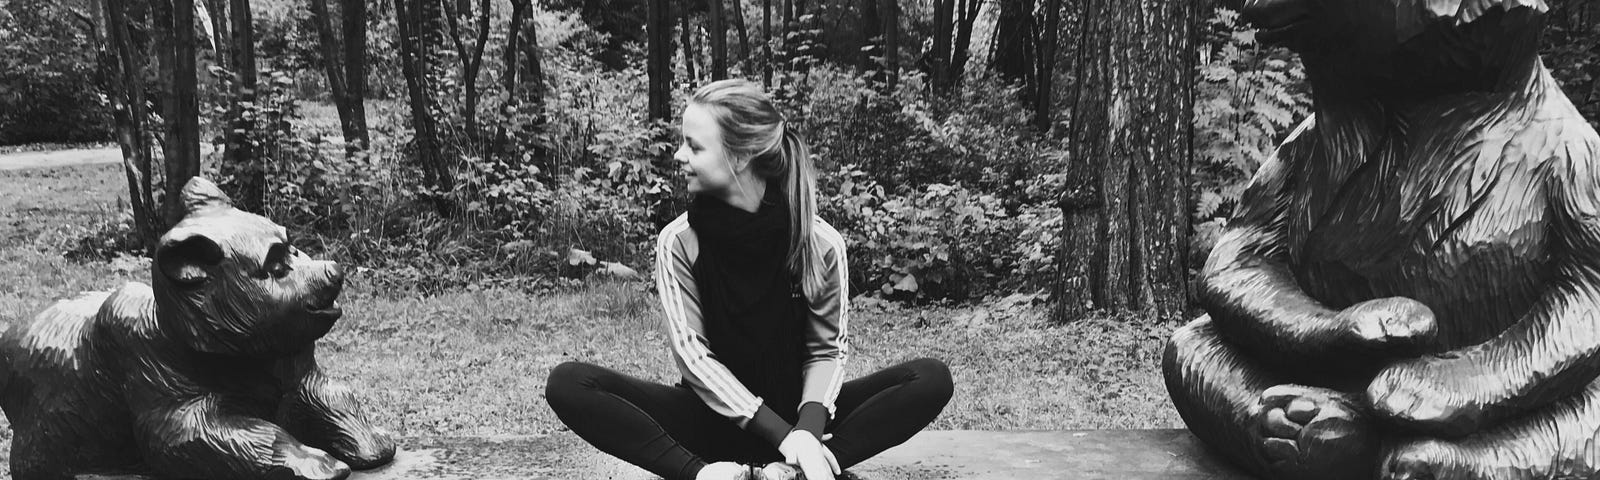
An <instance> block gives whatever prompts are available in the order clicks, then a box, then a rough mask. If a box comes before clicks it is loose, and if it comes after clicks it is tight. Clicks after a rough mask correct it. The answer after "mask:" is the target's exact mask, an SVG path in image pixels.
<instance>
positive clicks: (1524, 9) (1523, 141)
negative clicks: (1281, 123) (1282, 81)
mask: <svg viewBox="0 0 1600 480" xmlns="http://www.w3.org/2000/svg"><path fill="white" fill-rule="evenodd" d="M1547 10H1548V7H1547V6H1546V5H1545V4H1544V3H1543V1H1542V0H1348V1H1343V0H1341V1H1334V0H1246V2H1245V6H1244V8H1243V10H1242V12H1241V13H1242V14H1243V16H1244V18H1245V19H1246V20H1248V21H1251V22H1252V23H1254V24H1255V25H1256V26H1258V27H1260V28H1261V30H1260V31H1259V34H1258V35H1259V38H1260V39H1262V40H1263V41H1268V42H1274V43H1278V44H1281V45H1284V46H1286V47H1288V48H1289V49H1291V50H1293V51H1294V52H1295V53H1298V54H1299V55H1300V57H1301V59H1302V60H1304V63H1305V69H1306V75H1307V79H1308V81H1309V83H1310V86H1311V99H1312V104H1313V108H1312V112H1313V114H1312V116H1311V118H1309V119H1307V120H1305V122H1304V123H1302V124H1301V125H1300V126H1299V127H1298V128H1296V129H1294V130H1293V132H1292V133H1290V135H1289V136H1288V138H1287V139H1286V140H1284V142H1283V143H1282V144H1281V146H1280V147H1279V148H1278V150H1277V151H1276V152H1275V154H1274V156H1273V158H1270V159H1269V160H1267V161H1266V162H1264V163H1263V164H1262V165H1261V167H1260V169H1259V170H1258V171H1257V172H1256V174H1255V176H1254V178H1253V179H1252V180H1251V182H1250V184H1249V186H1248V187H1247V189H1246V191H1245V193H1244V195H1243V198H1242V199H1241V200H1240V202H1239V205H1238V209H1237V210H1236V211H1235V213H1234V217H1233V218H1232V219H1231V220H1230V221H1229V223H1228V224H1227V226H1226V228H1225V230H1224V232H1223V233H1222V235H1221V236H1220V238H1219V239H1218V242H1217V244H1216V247H1215V248H1214V249H1213V250H1212V252H1211V254H1210V257H1209V258H1208V259H1207V261H1206V264H1205V267H1204V268H1203V269H1202V272H1201V274H1200V278H1199V286H1198V288H1197V293H1198V297H1199V300H1200V303H1201V306H1202V307H1203V308H1204V309H1205V311H1206V312H1207V315H1206V316H1203V317H1201V318H1200V319H1198V320H1195V321H1193V322H1191V323H1189V324H1188V325H1186V326H1184V327H1182V328H1180V329H1178V331H1176V332H1175V333H1174V335H1173V336H1172V339H1171V341H1170V342H1169V344H1168V348H1167V350H1166V353H1165V355H1164V358H1163V371H1164V373H1165V377H1166V382H1167V388H1168V391H1169V393H1170V394H1171V396H1172V400H1173V403H1174V404H1175V406H1176V407H1177V409H1178V412H1179V414H1180V415H1181V416H1182V417H1183V420H1184V422H1185V423H1187V424H1188V426H1189V427H1190V430H1191V431H1193V432H1194V434H1195V435H1196V436H1198V437H1199V439H1200V440H1201V442H1202V443H1204V444H1205V445H1207V446H1208V447H1209V448H1210V449H1211V450H1212V451H1214V452H1216V453H1218V454H1220V455H1222V456H1225V457H1227V458H1228V459H1229V460H1231V461H1233V462H1234V463H1237V464H1239V465H1241V466H1243V467H1245V468H1246V469H1248V470H1249V471H1251V472H1253V473H1254V474H1256V475H1258V476H1261V477H1263V478H1268V479H1330V480H1331V479H1363V478H1384V479H1439V480H1446V479H1470V480H1476V479H1484V480H1487V479H1497V480H1517V479H1544V478H1600V447H1597V446H1596V445H1600V382H1596V377H1597V375H1600V164H1596V155H1597V153H1600V138H1597V136H1596V134H1595V131H1594V129H1593V128H1592V127H1591V126H1590V125H1589V123H1587V122H1586V121H1585V120H1584V119H1583V118H1582V116H1580V115H1579V113H1578V111H1577V109H1576V108H1575V107H1574V106H1573V104H1572V103H1571V101H1569V100H1568V99H1567V97H1566V96H1565V95H1564V94H1563V93H1562V91H1561V89H1560V87H1559V86H1558V85H1557V83H1556V82H1555V81H1554V80H1553V79H1552V78H1551V76H1550V71H1549V70H1548V69H1546V68H1545V66H1544V65H1543V63H1542V61H1541V60H1540V58H1539V56H1538V50H1539V42H1540V39H1541V34H1542V30H1543V28H1544V20H1545V18H1544V17H1545V15H1546V12H1547Z"/></svg>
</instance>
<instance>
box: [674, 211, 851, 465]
mask: <svg viewBox="0 0 1600 480" xmlns="http://www.w3.org/2000/svg"><path fill="white" fill-rule="evenodd" d="M813 218H814V219H815V221H814V222H813V224H812V225H813V226H812V236H811V239H812V240H811V241H812V245H813V247H814V248H817V249H819V250H818V251H819V252H821V255H819V257H820V258H821V259H822V263H823V264H822V265H819V266H818V267H819V268H821V271H820V272H818V273H820V274H821V275H820V276H821V278H822V279H823V280H824V281H823V282H822V284H821V286H820V287H819V286H807V287H806V288H805V297H806V299H807V303H809V310H810V313H809V316H810V319H811V321H810V322H809V328H807V329H806V338H805V344H806V350H807V351H808V352H810V358H809V359H807V360H806V361H805V363H804V364H803V366H802V372H803V376H804V379H803V380H802V381H803V382H804V383H803V386H802V389H801V397H800V398H801V400H800V405H801V408H800V410H801V412H802V415H801V418H800V420H799V423H801V424H807V423H816V422H818V421H820V422H822V423H824V424H825V423H826V422H827V421H828V420H831V419H832V417H833V414H834V401H835V399H837V398H838V396H839V387H840V386H841V385H842V384H843V383H844V363H845V359H846V357H847V354H848V347H847V345H848V343H847V339H848V338H847V337H848V335H847V332H848V330H847V328H848V326H849V305H848V304H849V298H848V297H847V293H848V292H847V291H846V290H847V285H848V284H849V282H848V279H849V271H848V270H847V262H846V260H845V243H844V237H843V236H841V235H840V234H839V232H838V231H837V230H834V228H833V226H832V225H829V224H828V223H827V222H826V221H823V220H822V218H820V217H813ZM699 255H700V247H699V242H698V239H697V237H696V236H695V233H694V230H693V229H691V228H690V227H689V217H688V215H687V214H684V215H679V216H678V218H677V219H676V220H673V221H672V223H670V224H668V225H667V226H666V228H663V229H662V230H661V235H660V237H658V238H657V241H656V287H657V291H658V292H659V294H660V296H661V305H662V308H663V309H664V310H665V311H666V333H667V338H668V339H669V343H670V344H671V346H672V356H673V360H674V361H675V362H676V363H677V364H678V370H679V371H680V372H682V373H683V378H684V380H686V381H687V383H688V385H689V386H690V388H691V389H693V390H694V392H695V393H696V394H697V395H699V396H700V399H701V400H704V401H705V403H706V405H707V406H710V407H711V409H712V410H715V411H717V413H721V414H722V415H723V416H726V417H728V418H729V419H732V420H733V421H735V422H737V423H738V424H739V426H741V427H744V428H746V429H749V430H751V431H753V432H755V433H757V434H758V435H759V436H762V437H764V438H767V440H768V441H771V442H773V445H777V443H778V442H779V441H781V440H782V438H783V435H786V434H787V433H788V432H789V429H790V428H792V427H793V426H791V425H789V423H788V422H787V421H785V420H783V419H782V418H780V417H778V415H777V414H776V413H775V412H773V411H772V410H771V409H770V408H768V407H767V405H765V404H764V403H763V402H762V400H761V398H760V397H756V396H755V395H754V394H752V393H751V392H750V390H749V389H748V388H746V387H745V386H744V385H743V384H741V383H740V382H739V380H738V379H736V378H734V376H733V373H731V372H729V371H728V368H727V367H726V366H724V365H723V364H722V362H721V361H719V360H718V359H717V357H716V355H715V354H713V353H711V349H710V348H709V346H708V344H707V341H706V337H705V330H704V327H703V325H702V321H701V316H700V297H699V294H698V292H697V289H696V287H695V281H694V275H693V273H692V272H691V267H692V266H693V265H694V262H695V259H696V258H698V257H699ZM803 283H805V282H803ZM812 290H815V291H812ZM812 402H815V403H818V404H820V405H821V406H822V407H824V408H825V410H821V409H814V410H815V411H819V412H826V413H824V414H823V415H825V416H826V418H822V419H818V420H813V421H808V419H807V418H806V416H807V415H806V414H805V412H807V411H808V410H813V409H808V408H807V407H806V405H807V404H809V403H812ZM814 427H815V428H816V429H815V430H813V431H812V433H813V434H816V435H819V436H820V435H821V434H822V432H821V427H820V425H818V426H814Z"/></svg>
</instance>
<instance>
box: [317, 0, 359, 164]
mask: <svg viewBox="0 0 1600 480" xmlns="http://www.w3.org/2000/svg"><path fill="white" fill-rule="evenodd" d="M339 3H340V5H339V7H340V8H339V10H340V12H339V13H340V19H341V21H340V27H342V28H341V29H340V30H341V33H342V37H343V38H342V39H340V38H339V37H337V36H335V34H334V30H333V19H332V15H330V14H329V12H328V0H311V19H312V23H314V24H315V25H316V29H317V38H318V41H319V42H320V43H321V44H322V45H321V46H322V66H323V73H324V74H325V75H327V78H328V89H329V90H332V94H333V104H334V108H335V109H337V110H338V111H339V130H340V131H341V132H342V133H343V134H344V141H345V151H346V152H352V153H353V152H355V151H357V150H362V149H365V148H367V146H368V143H369V141H370V139H369V137H368V134H367V112H366V105H365V103H363V100H364V99H365V98H366V83H367V66H366V55H367V3H366V2H365V1H364V0H340V2H339ZM341 47H342V48H341Z"/></svg>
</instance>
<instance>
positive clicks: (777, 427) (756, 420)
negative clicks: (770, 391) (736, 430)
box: [744, 403, 794, 446]
mask: <svg viewBox="0 0 1600 480" xmlns="http://www.w3.org/2000/svg"><path fill="white" fill-rule="evenodd" d="M744 429H745V430H746V431H749V432H750V433H753V434H755V435H756V436H757V437H760V438H762V439H764V440H766V441H767V443H770V444H772V445H773V446H778V445H779V444H782V443H783V438H784V437H786V436H788V435H789V432H790V431H792V430H794V426H793V425H790V424H789V422H788V421H787V420H784V419H783V417H781V416H779V415H778V412H774V411H772V409H771V408H768V407H767V404H765V403H763V404H761V407H760V408H757V409H756V415H755V416H754V417H750V421H749V422H747V423H745V425H744Z"/></svg>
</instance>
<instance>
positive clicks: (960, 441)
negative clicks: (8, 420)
mask: <svg viewBox="0 0 1600 480" xmlns="http://www.w3.org/2000/svg"><path fill="white" fill-rule="evenodd" d="M848 473H849V474H850V476H846V477H844V478H846V479H853V480H936V479H971V480H1027V479H1074V480H1078V479H1081V480H1101V479H1105V480H1111V479H1116V480H1154V479H1179V480H1235V479H1240V480H1243V479H1249V478H1250V477H1248V476H1246V475H1243V474H1241V473H1239V472H1238V471H1237V470H1235V469H1233V468H1232V467H1230V466H1228V465H1226V464H1224V463H1222V462H1220V461H1219V460H1217V459H1215V457H1213V456H1211V455H1209V454H1207V453H1206V452H1204V451H1203V450H1202V449H1201V447H1200V444H1199V442H1198V441H1197V440H1196V439H1195V438H1194V436H1193V435H1191V434H1189V432H1188V431H1187V430H1079V431H1070V430H1069V431H975V430H956V431H927V432H922V433H920V434H917V436H915V437H912V439H911V440H910V441H908V442H906V443H905V444H903V445H900V446H898V447H895V448H892V449H890V450H889V451H886V452H883V453H882V454H880V455H878V456H877V457H875V458H873V459H872V460H869V461H867V462H865V463H862V464H861V465H857V466H855V467H854V468H851V469H850V471H849V472H848ZM79 478H80V479H84V480H149V479H147V478H146V477H142V476H88V475H85V476H80V477H79ZM655 478H657V477H655V476H653V475H651V474H649V473H648V472H645V471H644V470H642V469H640V468H638V467H635V466H633V465H629V464H627V463H624V462H622V461H620V460H617V459H615V458H612V457H610V456H608V455H605V454H603V453H600V452H599V451H597V450H595V449H594V448H593V447H590V446H589V445H588V444H586V443H584V442H583V440H581V439H579V438H577V437H576V436H575V435H573V434H572V433H570V432H559V433H556V434H553V435H531V436H497V437H439V438H408V439H405V440H403V441H402V442H401V448H400V452H399V454H398V455H397V456H396V459H395V461H394V463H391V464H389V465H387V466H385V467H384V468H380V469H376V470H370V471H366V472H357V473H356V474H354V475H352V476H351V477H350V480H467V479H474V480H547V479H548V480H569V479H570V480H603V479H610V480H650V479H655Z"/></svg>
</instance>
